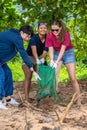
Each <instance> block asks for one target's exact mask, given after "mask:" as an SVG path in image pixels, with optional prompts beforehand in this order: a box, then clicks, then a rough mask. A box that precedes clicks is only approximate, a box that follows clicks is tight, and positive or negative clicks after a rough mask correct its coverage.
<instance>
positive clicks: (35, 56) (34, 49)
mask: <svg viewBox="0 0 87 130" xmlns="http://www.w3.org/2000/svg"><path fill="white" fill-rule="evenodd" d="M31 49H32V53H33V56H34V58H35V59H38V54H37V49H36V46H31Z"/></svg>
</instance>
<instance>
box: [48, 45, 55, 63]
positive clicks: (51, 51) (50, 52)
mask: <svg viewBox="0 0 87 130" xmlns="http://www.w3.org/2000/svg"><path fill="white" fill-rule="evenodd" d="M53 53H54V49H53V47H49V57H50V60H53V55H54V54H53Z"/></svg>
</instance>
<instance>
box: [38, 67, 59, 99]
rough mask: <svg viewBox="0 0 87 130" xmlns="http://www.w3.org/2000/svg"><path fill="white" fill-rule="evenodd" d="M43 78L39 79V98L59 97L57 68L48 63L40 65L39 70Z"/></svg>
mask: <svg viewBox="0 0 87 130" xmlns="http://www.w3.org/2000/svg"><path fill="white" fill-rule="evenodd" d="M37 72H38V74H39V76H40V78H41V80H38V81H37V82H38V89H37V94H38V99H39V100H40V99H42V98H43V97H45V96H48V95H49V96H52V97H54V98H56V99H57V92H56V75H55V69H54V68H51V67H50V66H48V65H39V66H38V70H37Z"/></svg>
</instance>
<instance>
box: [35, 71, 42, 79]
mask: <svg viewBox="0 0 87 130" xmlns="http://www.w3.org/2000/svg"><path fill="white" fill-rule="evenodd" d="M33 75H34V77H35V79H36V80H37V79H38V80H41V78H40V77H39V75H38V74H37V73H36V72H35V71H33Z"/></svg>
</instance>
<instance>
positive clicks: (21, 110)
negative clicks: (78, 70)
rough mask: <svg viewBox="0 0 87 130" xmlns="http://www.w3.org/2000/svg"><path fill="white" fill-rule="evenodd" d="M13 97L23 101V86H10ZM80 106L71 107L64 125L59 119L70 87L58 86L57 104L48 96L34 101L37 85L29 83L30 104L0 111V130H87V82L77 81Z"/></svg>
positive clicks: (69, 93) (66, 102) (61, 84)
mask: <svg viewBox="0 0 87 130" xmlns="http://www.w3.org/2000/svg"><path fill="white" fill-rule="evenodd" d="M14 85H15V89H14V95H13V97H14V98H15V99H16V100H17V101H19V102H20V103H21V102H22V100H23V99H24V88H23V83H22V82H20V83H14ZM80 87H81V92H82V93H83V94H82V96H81V99H82V103H83V104H82V106H81V107H77V105H76V104H73V105H72V107H71V108H70V110H69V111H68V113H67V115H66V117H65V119H64V122H63V123H62V124H60V118H61V116H62V114H63V112H64V111H65V109H66V107H67V104H68V103H69V101H70V100H71V97H72V95H73V89H72V86H71V84H64V83H60V84H59V89H60V93H59V96H60V97H61V98H62V100H61V101H55V100H54V99H53V98H52V97H46V98H43V99H42V100H41V101H40V102H38V101H37V84H36V83H35V82H32V88H31V92H30V105H29V106H28V105H27V107H25V106H24V105H23V104H20V105H19V106H7V107H8V108H9V109H8V110H0V130H87V81H80Z"/></svg>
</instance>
